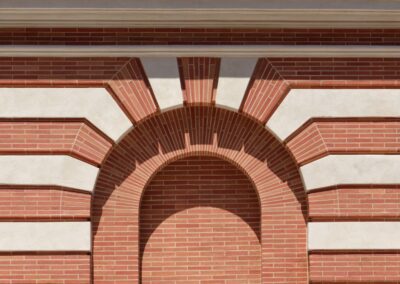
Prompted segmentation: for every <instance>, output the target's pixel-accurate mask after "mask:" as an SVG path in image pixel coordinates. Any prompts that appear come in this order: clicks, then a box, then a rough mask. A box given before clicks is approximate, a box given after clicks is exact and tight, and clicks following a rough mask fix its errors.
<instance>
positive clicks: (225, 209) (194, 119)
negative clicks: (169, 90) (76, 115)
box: [0, 28, 400, 284]
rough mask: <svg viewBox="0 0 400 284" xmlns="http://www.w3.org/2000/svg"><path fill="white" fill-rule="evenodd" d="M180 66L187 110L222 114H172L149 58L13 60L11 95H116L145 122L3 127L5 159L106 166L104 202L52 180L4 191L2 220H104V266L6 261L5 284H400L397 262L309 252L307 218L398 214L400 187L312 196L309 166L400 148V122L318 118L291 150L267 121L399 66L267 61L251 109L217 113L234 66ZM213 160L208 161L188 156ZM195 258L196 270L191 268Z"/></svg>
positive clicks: (162, 36)
mask: <svg viewBox="0 0 400 284" xmlns="http://www.w3.org/2000/svg"><path fill="white" fill-rule="evenodd" d="M399 32H400V30H396V29H374V30H371V29H346V30H345V29H318V30H309V29H269V30H265V29H118V28H116V29H101V28H98V29H96V28H88V29H82V28H67V29H65V28H40V29H36V28H12V29H0V45H1V44H3V45H10V44H15V45H18V44H32V45H127V44H130V45H149V44H163V45H167V44H187V45H198V44H217V45H218V44H220V45H222V44H231V45H246V44H285V45H298V44H306V45H309V44H312V45H322V44H327V45H337V44H343V45H360V44H362V45H399V44H400V37H399ZM178 61H179V62H180V76H181V83H182V90H183V93H182V101H186V102H187V103H188V104H189V105H190V104H194V105H195V104H199V103H200V104H203V105H208V107H193V106H188V105H186V106H185V107H184V108H182V109H180V110H173V111H170V112H165V113H160V112H159V108H158V105H157V101H156V100H155V99H154V94H153V93H152V90H151V86H150V85H149V83H148V80H147V78H146V76H145V72H143V69H142V66H141V63H140V60H139V59H137V58H126V57H123V58H122V57H121V58H119V57H117V58H111V57H110V58H95V57H86V58H73V57H71V58H69V57H65V58H54V57H41V58H33V57H21V58H16V57H15V58H9V57H3V58H0V85H1V86H2V87H15V86H18V87H21V86H29V87H35V86H41V87H51V86H85V87H94V86H96V87H105V88H107V89H108V91H109V92H110V95H112V96H113V97H114V99H115V100H116V102H117V103H118V104H119V106H120V107H121V108H122V109H123V110H124V112H125V113H126V114H127V115H128V117H129V118H130V119H131V120H132V122H133V123H135V124H137V125H135V128H134V129H133V130H132V131H131V132H130V133H128V134H127V136H125V137H124V138H123V139H122V140H121V141H118V143H117V145H113V144H112V143H111V142H110V141H109V140H107V139H106V138H104V137H103V136H102V135H101V134H100V133H98V132H97V131H95V129H93V128H92V126H91V125H87V124H86V122H82V121H79V122H77V121H32V120H24V119H21V120H18V121H13V120H8V121H4V120H2V121H0V152H1V153H0V154H7V153H8V154H35V153H47V154H55V153H64V152H65V153H68V154H70V155H73V156H76V157H78V158H80V159H83V160H85V161H88V162H90V163H92V164H95V165H99V166H100V167H101V172H100V175H99V179H98V183H97V186H96V189H95V192H94V196H93V197H92V196H91V195H90V194H83V193H80V192H75V191H71V189H62V188H53V187H49V186H23V187H13V186H9V185H1V190H0V205H1V206H0V207H1V208H0V219H1V220H7V221H18V220H22V219H23V220H25V221H41V220H49V219H51V220H58V221H63V220H84V219H85V220H88V219H91V220H93V242H94V247H93V255H92V256H90V255H86V254H71V253H63V252H59V253H48V254H42V253H1V254H0V283H90V278H91V277H92V278H93V280H94V283H95V284H97V283H99V284H103V283H113V284H114V283H118V284H124V283H138V282H139V280H138V279H139V277H140V272H141V271H142V276H143V281H144V282H147V283H162V282H164V283H167V282H168V283H174V282H177V281H178V279H180V280H181V281H183V282H182V283H190V282H189V281H190V280H193V279H194V280H193V282H195V283H198V282H199V281H200V280H199V279H200V278H202V277H204V279H205V278H208V279H211V277H212V278H213V279H211V280H210V281H209V282H208V283H224V282H225V283H235V281H236V280H237V283H246V281H247V282H253V283H260V282H261V283H277V284H278V283H285V284H288V283H307V282H309V281H311V282H312V283H353V284H354V283H380V284H382V283H400V275H399V271H400V267H399V265H400V257H399V254H398V252H393V251H388V252H374V251H368V252H364V251H360V252H346V253H345V252H313V253H311V254H310V255H308V254H307V248H306V222H307V221H314V220H320V221H329V222H330V221H343V220H352V221H357V220H363V221H365V220H371V221H376V220H379V221H385V220H396V221H397V220H399V217H400V214H399V213H400V211H399V206H398V204H399V201H400V197H399V188H398V186H396V185H387V186H382V185H365V186H364V185H363V186H346V187H338V188H329V189H327V190H325V191H319V192H312V193H309V194H308V195H306V194H305V193H304V189H303V187H302V183H301V180H300V176H299V174H298V168H297V167H298V165H299V164H304V163H307V162H310V161H311V160H313V159H316V158H319V157H321V156H323V155H327V154H329V153H333V152H335V153H341V154H346V153H371V154H377V153H379V154H396V153H398V152H399V145H400V144H399V143H398V137H397V136H398V133H399V131H400V128H399V122H398V121H397V120H396V119H389V120H388V119H383V120H354V119H346V118H345V119H340V120H336V119H333V120H329V121H313V122H312V123H311V122H308V124H307V125H306V126H305V127H303V128H301V129H300V130H299V131H296V132H295V133H294V134H293V135H292V136H290V137H289V138H288V139H287V141H285V143H286V145H284V144H285V143H283V144H282V143H280V142H279V141H277V140H276V139H275V138H274V137H273V136H272V135H271V134H269V133H268V132H267V131H266V130H265V128H264V126H263V125H262V124H261V123H265V122H266V121H267V120H268V118H269V117H270V116H271V115H272V114H273V112H274V111H275V110H276V109H277V107H278V106H279V104H280V103H281V102H282V100H283V99H284V97H285V96H286V94H287V93H288V91H289V90H290V88H398V87H399V86H400V80H399V79H400V71H399V70H400V60H399V59H397V58H266V59H265V58H262V59H259V61H258V64H257V67H256V69H255V72H254V74H253V77H252V78H251V80H250V84H249V88H248V89H247V92H246V94H245V98H244V100H243V102H242V105H241V107H240V110H239V113H241V114H238V113H235V114H234V113H233V112H229V111H226V110H221V109H216V108H213V107H210V106H211V105H212V104H213V103H214V101H215V97H216V96H217V95H218V92H215V87H216V86H217V83H218V64H219V59H217V58H214V59H210V58H181V59H179V60H178ZM94 103H95V102H94ZM245 116H250V117H251V118H252V119H248V118H246V117H245ZM260 122H261V123H260ZM285 146H287V147H285ZM109 149H112V150H111V152H110V153H109V155H108V151H109ZM289 151H291V153H289ZM204 154H207V155H205V156H207V158H205V157H204V158H187V156H192V155H196V156H199V155H204ZM209 155H212V156H213V157H214V158H210V156H209ZM292 155H293V157H294V159H292ZM185 157H186V158H185ZM217 157H219V158H223V159H225V160H229V161H230V162H232V163H234V164H235V166H232V165H231V164H230V163H227V162H223V161H222V160H220V159H219V158H217ZM104 158H106V159H105V161H103V159H104ZM182 158H184V160H178V161H175V160H176V159H182ZM171 161H175V162H172V164H169V163H170V162H171ZM182 163H183V165H184V166H182ZM297 163H298V164H297ZM168 164H169V165H168ZM195 165H196V166H195ZM164 166H166V167H165V168H163V169H162V170H161V171H160V172H159V173H158V175H156V176H155V177H154V174H155V173H157V172H158V171H159V169H160V167H161V168H162V167H164ZM216 166H218V169H215V168H214V167H216ZM179 167H183V169H179V170H177V168H179ZM238 168H241V169H242V170H243V171H244V172H245V173H246V175H244V174H242V172H241V171H240V170H238ZM206 169H207V170H206ZM220 171H221V172H220ZM177 172H179V175H177ZM216 172H218V173H219V174H215V173H216ZM153 177H154V178H153ZM233 177H236V178H237V179H236V178H233ZM152 178H153V179H152ZM151 179H152V183H151V184H150V185H149V186H148V187H147V190H146V192H145V195H144V197H143V202H142V203H141V202H140V201H141V193H142V190H143V189H144V188H146V185H147V183H148V181H149V180H151ZM237 182H238V183H237ZM194 183H196V186H194ZM213 184H214V185H215V184H218V185H222V187H219V188H218V189H215V188H214V187H213V186H214V185H213ZM239 185H240V188H239ZM253 185H254V186H253ZM201 189H203V190H204V191H202V192H201V193H200V190H201ZM183 190H185V193H184V194H183V193H182V191H183ZM193 191H198V192H199V193H196V194H194V193H193ZM205 192H207V194H205ZM257 195H258V197H259V198H260V204H258V203H257V202H256V200H257V201H258V199H257V198H255V197H257ZM91 199H93V207H92V208H90V206H91V203H90V202H91ZM172 201H173V203H172ZM194 204H202V205H205V206H208V207H205V206H204V207H200V208H197V207H193V206H194ZM258 206H259V207H260V211H261V215H260V216H258V215H257V214H256V213H257V212H258ZM307 206H309V208H308V210H307ZM140 208H142V211H141V212H142V213H143V214H139V209H140ZM91 209H92V210H91ZM90 210H91V213H92V216H90ZM171 212H173V213H171ZM171 214H172V215H171ZM203 217H204V218H203ZM257 218H260V220H258V219H257ZM205 220H206V221H207V222H206V221H205ZM139 221H140V222H139ZM258 222H260V224H259V223H258ZM203 229H204V230H203ZM153 230H154V232H152V231H153ZM171 230H173V233H169V231H171ZM196 230H197V231H196ZM194 231H196V235H195V236H194V234H193V232H194ZM232 232H234V234H232ZM254 232H257V233H254ZM151 233H153V234H151ZM139 235H140V238H139V237H138V236H139ZM205 235H206V237H204V236H205ZM222 235H223V236H222ZM228 235H229V236H228ZM211 238H212V239H211ZM250 238H251V241H250ZM260 243H261V244H262V245H261V246H260ZM232 244H234V245H232ZM244 244H245V245H244ZM139 248H140V249H139ZM199 248H200V249H199ZM184 249H185V250H184ZM196 249H199V250H201V251H199V252H197V251H196ZM210 249H212V250H211V251H210ZM160 250H164V251H162V252H167V253H168V255H167V257H165V255H164V254H163V255H161V254H160ZM181 250H182V251H181ZM157 251H158V252H157ZM244 252H245V253H244ZM219 253H221V254H222V253H224V255H223V257H222V256H221V254H219ZM242 253H243V254H242ZM172 256H173V257H172ZM92 257H93V261H91V258H92ZM307 257H308V260H309V262H307ZM189 262H190V263H196V265H198V266H197V267H196V266H195V267H193V266H189V264H190V263H189ZM183 263H184V264H185V265H186V264H188V265H187V266H185V268H186V267H187V269H185V270H179V269H180V268H181V267H183ZM250 264H251V265H252V267H251V268H250ZM181 265H182V266H181ZM203 265H204V266H203ZM160 268H162V269H160ZM203 268H207V269H203ZM206 271H207V273H206ZM195 272H196V273H195ZM91 274H92V275H91ZM206 274H207V275H206ZM168 277H172V278H168ZM196 277H197V278H196ZM253 277H254V278H253ZM189 279H190V280H189ZM204 279H203V280H204ZM253 280H254V281H253ZM204 283H207V282H204Z"/></svg>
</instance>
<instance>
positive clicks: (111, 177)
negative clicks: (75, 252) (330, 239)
mask: <svg viewBox="0 0 400 284" xmlns="http://www.w3.org/2000/svg"><path fill="white" fill-rule="evenodd" d="M201 154H207V155H213V156H216V157H219V158H222V159H225V160H226V161H228V162H231V163H233V164H235V165H236V166H237V167H238V168H240V169H241V170H242V171H244V172H245V173H246V175H247V176H248V177H249V178H250V179H251V181H252V183H253V184H254V185H255V188H256V190H257V193H258V196H259V199H260V207H261V244H262V248H261V249H262V280H263V281H262V283H307V281H308V279H307V278H308V275H307V267H308V265H307V244H306V242H307V241H306V240H307V236H306V227H307V226H306V224H307V201H306V194H305V191H304V189H303V185H302V182H301V178H300V175H299V172H298V169H297V167H296V164H295V162H294V161H293V159H292V157H291V155H290V154H289V152H288V151H287V149H286V148H285V147H284V146H283V145H282V144H281V143H280V142H279V141H278V140H277V139H276V138H275V137H274V136H273V135H272V134H270V133H269V132H268V131H267V130H266V129H265V128H264V127H263V126H262V125H260V124H258V123H256V122H254V121H252V120H251V119H249V118H246V117H245V116H243V115H241V114H238V113H235V112H232V111H229V110H225V109H219V108H215V107H201V106H198V107H184V108H180V109H174V110H171V111H168V112H165V113H162V114H159V115H156V116H154V117H152V118H149V119H147V120H145V121H143V122H142V123H141V124H140V125H138V126H137V127H136V128H134V129H133V130H132V131H131V132H130V133H128V134H127V135H126V136H125V137H124V138H123V139H122V140H121V142H120V143H118V145H116V146H115V147H114V149H113V150H112V151H111V153H110V154H109V156H108V158H107V160H106V161H105V162H104V164H103V165H102V168H101V172H100V174H99V177H98V181H97V185H96V189H95V194H94V200H93V204H92V222H93V269H94V271H93V273H94V281H95V283H139V209H140V201H141V196H142V193H143V191H144V189H145V187H146V185H147V184H148V182H149V181H150V180H151V178H152V177H153V176H154V175H155V174H156V173H157V172H158V171H159V170H160V169H162V168H163V167H164V166H165V165H167V164H169V163H170V162H172V161H175V160H177V159H180V158H182V157H185V156H192V155H201Z"/></svg>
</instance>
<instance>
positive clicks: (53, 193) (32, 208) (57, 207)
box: [0, 186, 91, 220]
mask: <svg viewBox="0 0 400 284" xmlns="http://www.w3.org/2000/svg"><path fill="white" fill-rule="evenodd" d="M90 199H91V195H90V194H86V193H81V192H69V191H66V190H63V189H60V188H55V187H43V186H42V187H33V186H31V187H28V186H23V187H16V186H13V187H10V186H8V187H4V186H3V187H0V220H32V219H35V220H36V219H40V220H43V219H51V220H66V219H67V220H70V219H72V220H75V219H79V220H82V219H84V220H88V219H90Z"/></svg>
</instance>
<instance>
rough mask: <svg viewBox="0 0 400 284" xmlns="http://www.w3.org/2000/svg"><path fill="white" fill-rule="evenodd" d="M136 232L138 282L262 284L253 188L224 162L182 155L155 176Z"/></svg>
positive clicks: (143, 200)
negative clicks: (139, 273) (183, 157)
mask: <svg viewBox="0 0 400 284" xmlns="http://www.w3.org/2000/svg"><path fill="white" fill-rule="evenodd" d="M140 237H141V239H140V241H141V258H142V259H141V260H142V263H141V270H142V283H172V282H173V283H207V281H209V283H216V282H218V283H261V244H260V206H259V201H258V197H257V193H256V191H255V189H254V188H253V185H252V184H251V182H250V181H249V180H248V178H247V177H246V176H245V175H244V174H243V173H242V172H241V171H239V170H238V169H237V168H236V167H234V166H233V165H231V164H229V163H227V162H225V161H223V160H220V159H216V158H212V157H192V158H186V159H183V160H178V161H176V162H173V163H172V164H170V165H168V166H166V167H165V168H164V169H162V170H161V171H160V172H159V173H157V175H156V176H155V178H154V179H153V180H152V181H151V183H150V184H149V185H148V187H147V188H146V190H145V193H144V196H143V199H142V203H141V214H140Z"/></svg>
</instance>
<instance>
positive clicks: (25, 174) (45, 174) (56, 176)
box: [0, 155, 99, 191]
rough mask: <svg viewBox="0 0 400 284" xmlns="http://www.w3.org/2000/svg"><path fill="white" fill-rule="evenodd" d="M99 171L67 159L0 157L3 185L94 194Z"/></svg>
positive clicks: (28, 156) (54, 157)
mask: <svg viewBox="0 0 400 284" xmlns="http://www.w3.org/2000/svg"><path fill="white" fill-rule="evenodd" d="M98 171H99V169H98V168H97V167H95V166H92V165H90V164H88V163H85V162H82V161H80V160H78V159H75V158H72V157H70V156H64V155H0V184H16V185H26V184H27V185H35V184H37V185H57V186H65V187H71V188H75V189H81V190H85V191H92V190H93V187H94V185H95V182H96V178H97V173H98Z"/></svg>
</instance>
